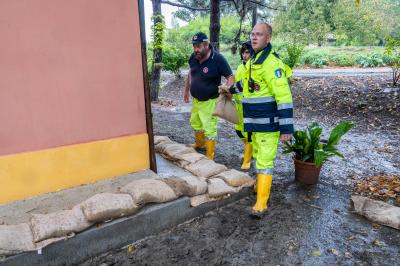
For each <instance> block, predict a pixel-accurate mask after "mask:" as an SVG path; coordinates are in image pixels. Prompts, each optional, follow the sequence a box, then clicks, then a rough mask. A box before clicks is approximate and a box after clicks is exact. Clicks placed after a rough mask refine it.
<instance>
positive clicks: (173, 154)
mask: <svg viewBox="0 0 400 266" xmlns="http://www.w3.org/2000/svg"><path fill="white" fill-rule="evenodd" d="M194 152H196V150H195V149H193V148H190V147H188V146H186V145H184V144H179V143H170V144H168V145H166V146H165V148H164V151H163V154H162V155H163V156H164V155H165V156H164V157H166V158H167V159H170V160H177V159H178V158H177V157H178V156H180V155H182V154H186V153H194Z"/></svg>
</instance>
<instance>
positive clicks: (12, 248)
mask: <svg viewBox="0 0 400 266" xmlns="http://www.w3.org/2000/svg"><path fill="white" fill-rule="evenodd" d="M35 248H36V247H35V243H34V242H33V236H32V232H31V229H30V227H29V224H27V223H22V224H17V225H0V255H3V256H8V255H13V254H17V253H20V252H23V251H30V250H35Z"/></svg>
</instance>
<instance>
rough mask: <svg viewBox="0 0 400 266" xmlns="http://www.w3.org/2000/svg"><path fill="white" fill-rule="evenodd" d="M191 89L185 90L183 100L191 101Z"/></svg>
mask: <svg viewBox="0 0 400 266" xmlns="http://www.w3.org/2000/svg"><path fill="white" fill-rule="evenodd" d="M189 96H190V95H189V91H187V90H185V94H184V95H183V100H184V101H185V103H188V102H189Z"/></svg>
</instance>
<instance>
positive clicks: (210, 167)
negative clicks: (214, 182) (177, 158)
mask: <svg viewBox="0 0 400 266" xmlns="http://www.w3.org/2000/svg"><path fill="white" fill-rule="evenodd" d="M185 169H186V170H188V171H189V172H191V173H192V174H194V175H196V176H202V177H206V178H208V177H211V176H214V175H217V174H219V173H221V172H223V171H226V170H227V169H228V168H226V166H225V165H222V164H218V163H215V162H214V161H212V160H208V159H202V160H200V161H197V162H196V163H193V164H189V165H187V166H185Z"/></svg>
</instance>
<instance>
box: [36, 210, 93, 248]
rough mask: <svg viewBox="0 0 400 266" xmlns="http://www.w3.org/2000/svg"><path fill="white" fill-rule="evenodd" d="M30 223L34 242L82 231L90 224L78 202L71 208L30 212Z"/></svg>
mask: <svg viewBox="0 0 400 266" xmlns="http://www.w3.org/2000/svg"><path fill="white" fill-rule="evenodd" d="M30 224H31V228H32V233H33V241H35V242H39V241H41V240H44V239H48V238H51V237H59V236H67V235H68V234H70V233H76V232H80V231H83V230H85V229H86V228H88V227H90V226H91V225H92V223H90V222H89V221H87V220H86V219H85V215H84V214H83V212H82V209H81V205H80V204H79V205H76V206H75V207H73V208H72V210H66V211H58V212H53V213H50V214H32V218H31V220H30Z"/></svg>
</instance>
